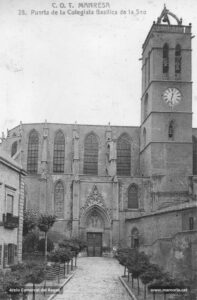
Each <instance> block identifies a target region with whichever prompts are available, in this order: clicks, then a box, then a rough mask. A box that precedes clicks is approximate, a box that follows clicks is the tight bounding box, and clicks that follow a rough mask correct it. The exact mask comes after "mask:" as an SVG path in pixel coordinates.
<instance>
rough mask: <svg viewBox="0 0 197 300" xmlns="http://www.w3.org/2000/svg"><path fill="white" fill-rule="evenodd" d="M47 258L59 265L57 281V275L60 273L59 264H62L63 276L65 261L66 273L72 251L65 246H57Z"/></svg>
mask: <svg viewBox="0 0 197 300" xmlns="http://www.w3.org/2000/svg"><path fill="white" fill-rule="evenodd" d="M48 258H49V260H50V261H52V262H54V263H56V264H58V266H59V273H58V282H59V275H60V264H61V263H63V264H64V276H65V263H67V273H68V263H69V261H70V260H71V259H72V253H71V251H70V250H69V249H66V248H59V249H57V250H56V251H55V252H52V253H51V254H50V255H49V256H48Z"/></svg>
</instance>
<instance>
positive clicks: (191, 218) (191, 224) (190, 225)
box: [189, 217, 194, 230]
mask: <svg viewBox="0 0 197 300" xmlns="http://www.w3.org/2000/svg"><path fill="white" fill-rule="evenodd" d="M193 229H194V218H193V217H190V218H189V230H193Z"/></svg>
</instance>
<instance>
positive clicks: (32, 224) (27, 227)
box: [23, 209, 40, 236]
mask: <svg viewBox="0 0 197 300" xmlns="http://www.w3.org/2000/svg"><path fill="white" fill-rule="evenodd" d="M39 216H40V213H39V212H38V211H37V210H34V209H27V210H24V212H23V236H26V235H27V234H28V233H29V232H32V230H33V229H35V228H36V225H37V223H38V219H39Z"/></svg>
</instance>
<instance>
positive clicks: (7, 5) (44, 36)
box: [0, 0, 197, 133]
mask: <svg viewBox="0 0 197 300" xmlns="http://www.w3.org/2000/svg"><path fill="white" fill-rule="evenodd" d="M80 3H97V2H95V1H93V2H84V0H81V1H80V0H79V1H76V0H74V1H72V0H71V2H70V1H69V0H68V1H64V0H62V1H56V0H0V104H1V106H0V107H1V110H0V112H1V118H0V133H1V132H2V131H5V132H6V131H7V129H11V128H13V127H15V126H17V125H18V124H19V122H20V121H22V122H23V123H37V122H44V121H45V120H47V121H48V122H55V123H67V124H72V123H75V122H77V123H78V124H103V125H105V124H108V123H109V122H110V123H111V125H128V126H139V125H140V97H141V60H139V59H140V58H141V53H142V44H143V42H144V40H145V38H146V35H147V34H148V31H149V29H150V27H151V25H152V23H153V21H156V20H157V17H158V16H159V15H160V13H161V11H162V9H163V6H164V3H165V4H166V6H167V8H168V9H169V10H170V11H171V12H173V13H175V14H176V15H177V16H178V17H179V18H180V17H182V18H183V25H188V24H189V23H190V22H191V23H192V33H193V35H196V34H197V14H196V11H197V1H196V0H188V1H185V0H179V1H175V0H169V1H163V0H162V1H161V0H138V1H133V0H132V1H131V0H130V1H129V0H109V1H107V0H106V2H105V1H104V2H103V3H107V4H106V5H107V6H108V7H107V8H105V9H106V10H107V9H109V10H110V11H117V12H118V14H117V15H116V14H115V15H114V14H108V15H101V14H96V13H94V14H93V15H90V14H85V15H83V16H80V15H79V14H74V12H75V10H83V8H78V6H79V4H80ZM69 5H71V9H70V8H69ZM60 6H61V7H60ZM109 6H110V8H109ZM105 9H103V10H105ZM60 10H61V11H62V14H60ZM68 10H70V13H73V14H69V13H68ZM88 10H89V9H87V8H86V9H85V11H86V12H87V11H88ZM91 10H93V11H94V12H95V11H96V10H95V9H91ZM53 11H55V12H53ZM139 11H140V13H137V12H139ZM40 12H41V13H40ZM56 12H57V13H58V14H55V13H56ZM64 12H65V14H63V13H64ZM121 12H122V13H121ZM125 12H126V14H125ZM24 13H25V14H24ZM192 47H193V52H192V55H193V58H192V64H193V71H192V72H193V73H192V79H193V82H194V83H193V127H197V70H196V69H195V66H197V35H196V37H194V38H193V39H192Z"/></svg>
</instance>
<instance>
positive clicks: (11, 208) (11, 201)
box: [6, 194, 14, 214]
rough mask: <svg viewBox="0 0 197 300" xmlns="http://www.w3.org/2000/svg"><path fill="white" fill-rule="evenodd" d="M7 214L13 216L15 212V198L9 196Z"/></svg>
mask: <svg viewBox="0 0 197 300" xmlns="http://www.w3.org/2000/svg"><path fill="white" fill-rule="evenodd" d="M6 212H7V213H9V214H13V212H14V196H13V195H9V194H7V196H6Z"/></svg>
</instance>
